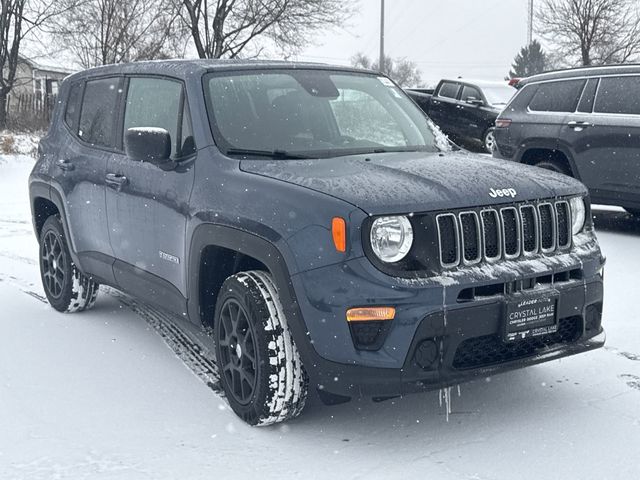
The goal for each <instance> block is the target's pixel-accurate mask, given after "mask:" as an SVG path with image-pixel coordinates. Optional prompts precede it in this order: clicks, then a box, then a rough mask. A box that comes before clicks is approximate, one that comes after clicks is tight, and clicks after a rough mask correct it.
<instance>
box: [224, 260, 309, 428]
mask: <svg viewBox="0 0 640 480" xmlns="http://www.w3.org/2000/svg"><path fill="white" fill-rule="evenodd" d="M214 334H215V340H216V359H217V364H218V368H219V370H220V380H221V383H222V387H223V388H224V392H225V394H226V397H227V400H228V402H229V405H230V406H231V408H232V409H233V411H234V412H235V413H236V414H237V415H238V416H239V417H240V418H242V419H243V420H244V421H245V422H247V423H248V424H250V425H270V424H274V423H278V422H283V421H286V420H290V419H292V418H295V417H297V416H298V415H299V414H300V413H301V412H302V409H303V408H304V405H305V401H306V398H307V376H306V373H305V371H304V368H303V366H302V361H301V360H300V356H299V354H298V350H297V349H296V346H295V344H294V342H293V337H292V336H291V332H290V331H289V328H288V325H287V319H286V318H285V315H284V312H283V309H282V305H281V304H280V300H279V298H278V292H277V290H276V287H275V285H274V283H273V280H272V279H271V276H270V275H269V274H268V273H266V272H262V271H250V272H242V273H238V274H236V275H233V276H231V277H229V278H227V280H225V282H224V284H223V285H222V288H221V290H220V294H219V296H218V301H217V304H216V314H215V322H214Z"/></svg>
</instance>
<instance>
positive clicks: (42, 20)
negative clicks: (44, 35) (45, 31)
mask: <svg viewBox="0 0 640 480" xmlns="http://www.w3.org/2000/svg"><path fill="white" fill-rule="evenodd" d="M69 5H72V4H71V0H70V3H69ZM64 9H65V7H63V6H61V5H59V4H58V3H57V2H56V0H50V1H49V0H2V7H1V9H0V130H2V129H4V128H6V126H7V98H8V97H9V93H11V90H12V89H13V87H14V86H15V83H16V71H17V69H18V63H19V61H20V49H21V47H22V44H23V42H24V40H25V38H27V37H29V36H30V35H32V34H33V33H34V32H35V31H37V30H39V29H40V28H42V27H43V25H45V24H47V23H48V22H50V21H51V20H52V19H54V18H55V17H56V16H57V15H59V14H60V13H61V12H63V11H64Z"/></svg>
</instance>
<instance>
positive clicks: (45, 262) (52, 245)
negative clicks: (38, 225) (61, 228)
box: [40, 230, 69, 299]
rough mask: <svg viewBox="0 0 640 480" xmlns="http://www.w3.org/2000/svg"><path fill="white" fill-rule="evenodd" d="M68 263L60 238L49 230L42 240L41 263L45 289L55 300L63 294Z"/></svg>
mask: <svg viewBox="0 0 640 480" xmlns="http://www.w3.org/2000/svg"><path fill="white" fill-rule="evenodd" d="M68 261H69V260H68V259H67V257H66V252H65V251H64V249H63V247H62V241H61V239H60V237H59V236H58V235H56V233H55V232H54V231H51V230H49V231H48V232H47V233H46V234H45V236H44V238H43V239H42V247H41V249H40V262H41V266H42V278H43V283H44V287H45V288H46V289H47V292H48V293H49V295H51V296H52V297H53V298H56V299H57V298H60V297H61V295H62V293H63V287H64V284H65V280H66V278H65V276H66V272H67V271H68V269H67V263H68Z"/></svg>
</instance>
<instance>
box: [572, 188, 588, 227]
mask: <svg viewBox="0 0 640 480" xmlns="http://www.w3.org/2000/svg"><path fill="white" fill-rule="evenodd" d="M569 205H570V206H571V232H572V233H573V234H574V235H577V234H578V233H580V232H581V231H582V228H583V227H584V223H585V220H586V211H587V209H586V207H585V205H584V199H583V198H582V197H573V198H572V199H571V200H569Z"/></svg>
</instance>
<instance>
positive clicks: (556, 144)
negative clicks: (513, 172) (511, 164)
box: [516, 140, 580, 180]
mask: <svg viewBox="0 0 640 480" xmlns="http://www.w3.org/2000/svg"><path fill="white" fill-rule="evenodd" d="M523 143H524V146H521V147H520V149H519V150H518V153H517V155H516V158H517V159H518V163H522V158H523V157H524V155H525V154H526V153H527V152H528V151H529V150H534V149H541V150H553V151H556V152H560V153H562V154H563V155H564V156H565V157H566V159H567V162H569V167H570V168H571V173H572V174H573V176H574V178H575V179H576V180H580V172H579V171H578V169H577V167H576V162H575V160H574V156H573V154H572V153H571V149H570V148H569V146H568V145H563V144H561V143H560V141H559V140H553V141H544V140H535V141H532V142H530V143H529V142H528V141H525V142H523Z"/></svg>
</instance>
